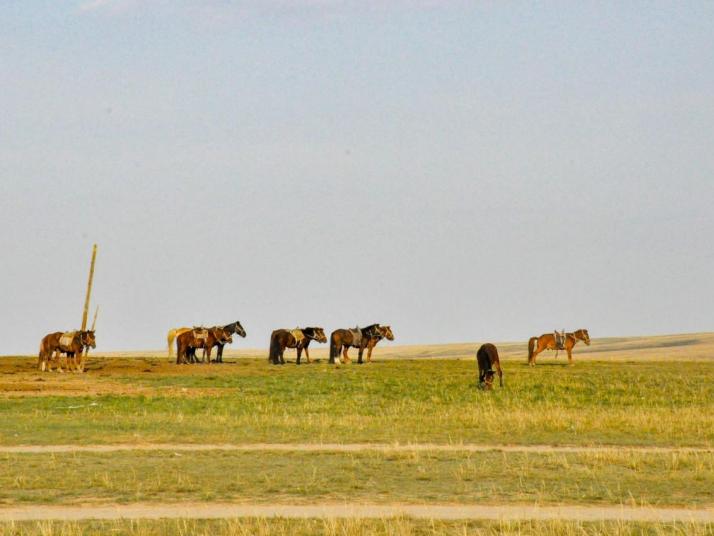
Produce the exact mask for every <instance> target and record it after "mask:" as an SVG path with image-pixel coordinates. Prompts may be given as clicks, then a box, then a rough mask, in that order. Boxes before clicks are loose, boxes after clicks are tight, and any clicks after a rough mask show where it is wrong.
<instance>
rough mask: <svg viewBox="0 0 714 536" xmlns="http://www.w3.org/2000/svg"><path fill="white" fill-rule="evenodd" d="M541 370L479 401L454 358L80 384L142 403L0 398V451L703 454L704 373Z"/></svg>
mask: <svg viewBox="0 0 714 536" xmlns="http://www.w3.org/2000/svg"><path fill="white" fill-rule="evenodd" d="M543 361H544V364H541V365H539V366H538V367H536V368H535V369H531V368H529V367H527V366H525V364H524V363H523V362H522V361H517V362H516V361H506V362H505V363H504V369H505V382H506V387H505V388H504V389H502V390H501V389H496V390H495V391H492V392H481V391H479V390H477V389H476V388H475V374H476V371H475V363H474V362H473V361H457V360H438V361H433V360H430V361H418V360H414V361H406V360H403V361H388V362H384V361H383V362H377V363H373V364H371V365H364V366H358V365H351V366H345V367H341V368H334V367H331V366H328V365H327V364H326V363H324V362H323V363H319V364H313V365H308V366H301V367H297V366H295V365H286V366H284V367H270V366H268V364H267V363H266V362H264V360H247V361H243V362H240V363H239V364H237V365H225V366H223V367H222V368H220V367H210V368H209V367H207V366H204V367H203V368H202V369H200V371H201V372H200V373H194V372H197V371H199V369H198V368H194V369H191V374H188V375H187V374H183V373H181V374H179V373H176V374H174V373H173V372H170V373H169V374H157V373H126V372H123V373H122V375H121V376H118V377H117V376H112V375H105V376H99V375H98V374H97V373H95V375H92V374H93V373H92V372H89V373H88V374H87V375H85V376H84V378H83V379H84V380H85V381H86V382H87V384H88V385H92V384H94V385H101V384H102V382H112V383H114V384H116V383H117V382H119V383H121V384H123V385H126V386H127V387H136V386H139V387H142V388H144V392H143V394H141V395H139V394H123V395H111V394H109V395H102V396H42V397H33V396H27V397H22V398H4V399H0V443H1V444H5V445H12V444H58V443H81V444H87V443H117V442H138V441H141V442H394V441H399V442H438V443H446V442H476V443H478V442H482V443H499V444H500V443H514V444H533V443H548V444H620V445H672V446H677V445H685V446H710V445H712V444H714V362H711V361H696V362H686V361H679V362H676V363H668V362H666V361H665V362H636V363H634V362H616V363H613V362H597V361H588V362H579V363H577V365H576V366H575V367H566V366H562V365H561V364H562V363H564V360H562V359H561V360H560V361H559V362H557V363H556V362H555V361H554V360H553V359H552V358H550V360H548V359H544V360H543ZM147 362H150V360H147ZM169 370H170V371H171V370H173V369H169ZM179 372H180V371H179ZM42 378H48V376H46V375H45V376H43V377H42ZM209 388H210V392H209V391H207V392H206V393H202V392H201V391H202V390H203V389H209ZM182 389H185V390H186V395H185V396H183V395H182ZM168 391H172V392H171V393H170V394H169V393H168ZM91 403H93V404H94V405H89V404H91ZM71 406H82V407H79V408H72V409H68V408H69V407H71Z"/></svg>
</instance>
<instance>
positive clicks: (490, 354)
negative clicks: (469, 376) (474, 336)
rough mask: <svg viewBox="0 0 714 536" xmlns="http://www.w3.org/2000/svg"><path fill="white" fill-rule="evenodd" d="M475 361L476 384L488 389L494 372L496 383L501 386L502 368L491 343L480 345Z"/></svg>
mask: <svg viewBox="0 0 714 536" xmlns="http://www.w3.org/2000/svg"><path fill="white" fill-rule="evenodd" d="M476 361H478V386H479V387H480V388H481V389H484V390H486V391H488V390H489V389H491V388H492V387H493V377H494V376H495V375H496V373H498V384H499V385H500V386H501V387H503V370H501V362H500V361H499V360H498V350H497V349H496V347H495V346H494V345H493V344H491V343H490V342H487V343H486V344H483V345H481V348H479V349H478V352H476ZM494 369H495V370H494Z"/></svg>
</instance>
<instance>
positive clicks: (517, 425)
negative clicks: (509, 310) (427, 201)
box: [0, 334, 714, 536]
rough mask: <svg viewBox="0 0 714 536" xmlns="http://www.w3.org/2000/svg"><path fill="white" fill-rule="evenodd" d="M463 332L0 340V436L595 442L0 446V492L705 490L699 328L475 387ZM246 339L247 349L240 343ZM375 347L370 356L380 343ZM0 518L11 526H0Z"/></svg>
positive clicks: (566, 498)
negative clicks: (222, 340)
mask: <svg viewBox="0 0 714 536" xmlns="http://www.w3.org/2000/svg"><path fill="white" fill-rule="evenodd" d="M475 346H476V345H446V346H440V347H402V348H397V347H393V348H384V349H379V350H378V352H377V353H376V354H375V357H376V362H374V363H372V364H370V365H363V366H359V365H355V364H353V365H348V366H341V367H334V366H330V365H328V364H327V363H326V362H325V360H324V356H321V354H320V352H315V353H314V354H315V357H317V358H318V359H319V358H321V357H323V358H322V359H320V361H319V362H317V363H313V364H310V365H304V366H300V367H297V366H295V365H293V364H288V365H286V366H282V367H275V366H269V365H268V364H267V363H266V360H265V357H264V356H262V357H261V358H257V357H255V356H254V357H252V358H243V359H238V360H236V359H232V360H231V362H229V363H226V364H224V365H220V366H217V365H210V366H208V365H198V366H183V367H177V366H175V365H173V364H171V363H169V362H168V360H167V359H166V358H165V357H162V358H159V357H152V356H144V357H131V358H129V357H120V356H113V357H105V356H93V357H92V358H91V359H90V362H89V365H88V372H87V373H85V374H64V375H60V374H56V373H55V374H48V373H45V374H42V373H39V372H38V371H37V370H36V369H35V368H34V366H35V360H34V359H30V358H22V357H8V358H0V446H12V445H61V444H70V445H89V444H106V445H109V444H117V443H124V444H128V445H144V446H145V445H151V444H158V443H161V444H172V443H181V444H186V443H189V444H190V443H193V444H208V443H231V444H255V443H270V444H289V443H308V444H315V443H363V444H378V443H389V444H393V443H399V444H425V443H430V444H437V445H438V444H456V445H459V444H487V445H534V444H541V445H581V446H603V447H604V448H603V449H601V450H599V451H597V452H539V453H524V452H498V451H486V452H462V451H418V452H417V451H414V452H384V451H363V452H360V451H357V452H288V451H280V452H277V451H271V450H269V449H268V450H266V451H260V452H255V451H246V452H242V451H229V450H218V451H200V452H199V451H197V452H191V451H185V450H181V451H176V452H174V451H172V450H171V449H170V448H169V449H165V450H153V451H151V450H150V451H131V450H125V451H120V452H112V453H101V452H81V453H78V452H72V453H55V454H46V453H45V454H32V453H2V454H0V467H2V469H0V503H2V504H3V505H6V506H8V505H34V504H55V505H73V504H83V503H91V504H115V503H138V502H141V503H149V504H153V503H156V504H159V503H176V502H213V501H227V502H250V503H255V504H261V503H271V502H275V501H283V502H287V503H290V504H315V503H325V502H334V501H337V502H339V501H343V502H345V501H347V502H357V503H372V502H377V503H382V502H384V503H403V504H408V503H413V504H417V503H418V504H426V505H429V504H436V503H452V504H482V503H490V504H506V505H508V504H512V505H514V506H515V505H519V504H539V505H560V504H564V505H621V504H628V505H651V506H655V507H657V506H683V507H689V508H693V507H711V505H713V504H714V492H713V491H712V490H714V452H712V451H708V452H678V451H676V450H674V451H668V450H665V451H662V452H634V451H631V450H626V449H622V448H621V447H627V446H632V447H634V446H661V447H667V448H673V449H676V448H678V447H705V448H712V447H713V446H714V336H713V335H707V334H705V335H687V336H677V337H662V338H651V339H647V338H636V339H622V340H620V339H609V340H603V341H595V343H594V344H593V346H591V347H589V348H587V351H585V352H583V351H582V350H585V348H581V347H580V346H578V350H579V351H580V353H576V365H575V366H574V367H568V366H566V360H565V359H564V358H563V357H560V358H558V360H555V359H554V358H553V357H552V354H550V355H545V356H543V358H541V359H540V362H539V366H537V367H536V368H529V367H528V366H526V364H525V355H524V347H523V345H522V344H519V345H518V346H516V345H508V344H505V345H500V349H501V354H502V357H503V361H504V371H505V382H506V386H505V388H504V389H498V388H497V389H496V390H494V391H492V392H483V391H480V390H478V389H476V386H475V376H476V371H475V363H474V358H473V350H474V348H475ZM255 355H257V354H255ZM385 357H388V359H385ZM0 530H2V531H4V532H3V533H4V534H10V533H12V534H47V535H53V534H66V535H68V536H73V535H79V534H99V533H106V531H108V530H111V531H113V532H117V533H126V534H177V533H178V534H203V533H205V534H208V533H211V534H222V533H225V534H241V533H244V534H254V533H257V534H260V533H264V534H268V533H277V534H281V533H284V534H288V533H289V534H315V533H318V534H344V535H351V534H427V533H428V534H432V533H434V534H464V533H469V534H470V533H477V534H479V533H482V534H496V533H499V534H500V533H504V534H553V535H555V534H601V533H603V534H613V533H614V534H665V533H666V534H669V533H672V532H673V531H674V532H675V533H676V531H680V533H682V534H710V533H711V531H712V527H711V525H705V524H698V525H691V526H689V525H676V526H675V525H661V524H638V523H599V524H598V523H595V524H587V523H575V522H573V523H570V522H562V521H558V522H552V523H545V522H535V521H534V522H529V523H524V522H523V523H522V522H519V523H516V522H514V523H511V524H506V525H503V524H498V523H490V522H466V521H463V522H428V521H423V520H412V519H401V518H399V519H392V518H390V519H375V520H342V521H340V520H281V519H273V520H259V519H243V520H222V521H185V520H182V521H170V520H164V521H153V522H152V521H136V522H130V521H125V522H116V523H114V524H112V523H110V522H82V523H44V524H43V523H39V524H38V523H23V524H20V525H15V526H14V527H11V526H10V525H7V524H6V525H0ZM12 531H14V532H12Z"/></svg>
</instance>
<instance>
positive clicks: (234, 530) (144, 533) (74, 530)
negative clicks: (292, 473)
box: [0, 518, 714, 536]
mask: <svg viewBox="0 0 714 536" xmlns="http://www.w3.org/2000/svg"><path fill="white" fill-rule="evenodd" d="M713 533H714V526H713V525H711V524H697V523H632V522H600V523H583V522H569V521H520V522H507V521H429V520H414V519H408V518H386V519H250V518H249V519H226V520H190V519H180V520H159V521H153V520H138V521H137V520H121V521H87V522H51V521H45V522H26V523H5V524H0V536H104V535H106V534H122V535H127V536H223V535H225V536H269V535H270V536H316V535H317V536H368V535H369V536H426V535H431V536H465V535H467V534H468V535H472V536H601V535H608V536H634V535H638V536H708V535H711V534H713Z"/></svg>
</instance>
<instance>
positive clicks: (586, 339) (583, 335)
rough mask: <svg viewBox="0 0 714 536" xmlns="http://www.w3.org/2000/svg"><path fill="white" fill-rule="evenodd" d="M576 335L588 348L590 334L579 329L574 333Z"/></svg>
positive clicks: (585, 330)
mask: <svg viewBox="0 0 714 536" xmlns="http://www.w3.org/2000/svg"><path fill="white" fill-rule="evenodd" d="M575 334H576V335H580V336H579V337H578V338H579V339H581V340H582V341H583V342H584V343H585V344H586V345H587V346H590V334H589V333H588V330H587V329H579V330H578V331H576V332H575Z"/></svg>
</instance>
